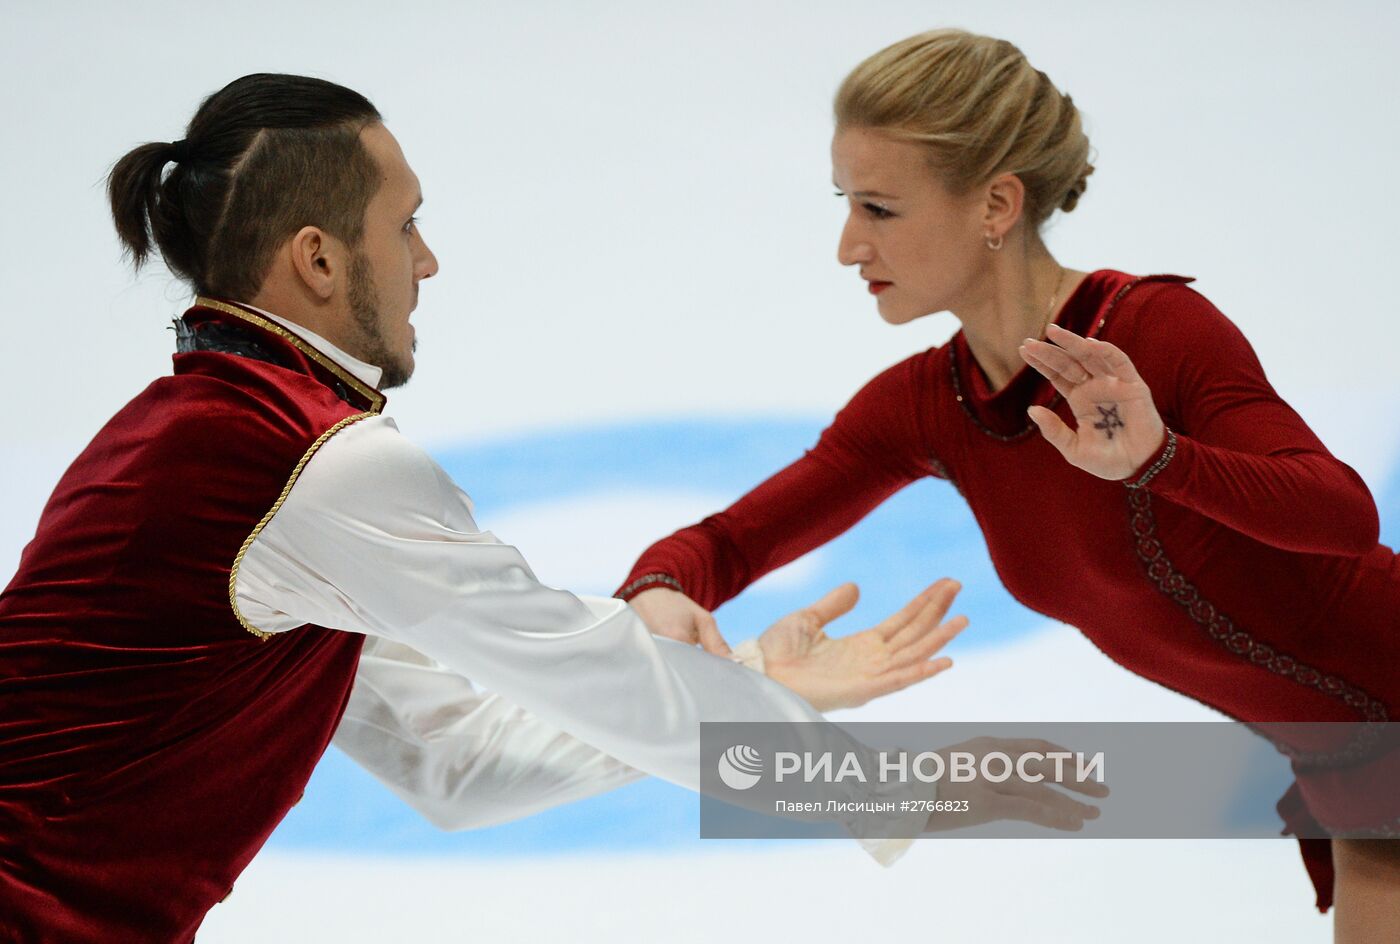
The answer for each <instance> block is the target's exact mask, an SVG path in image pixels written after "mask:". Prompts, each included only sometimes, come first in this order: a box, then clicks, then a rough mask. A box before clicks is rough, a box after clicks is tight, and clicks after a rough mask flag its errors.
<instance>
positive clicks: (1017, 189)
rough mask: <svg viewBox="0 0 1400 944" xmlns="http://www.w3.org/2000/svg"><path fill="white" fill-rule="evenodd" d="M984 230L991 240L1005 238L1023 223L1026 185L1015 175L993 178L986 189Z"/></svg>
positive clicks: (983, 212) (983, 217)
mask: <svg viewBox="0 0 1400 944" xmlns="http://www.w3.org/2000/svg"><path fill="white" fill-rule="evenodd" d="M984 192H985V194H986V201H985V205H984V206H983V209H982V229H983V231H984V232H985V234H986V235H987V236H988V237H989V238H996V237H998V236H1005V235H1006V234H1007V233H1009V232H1011V230H1012V229H1014V228H1015V227H1016V224H1017V223H1019V222H1020V221H1021V212H1022V210H1023V209H1024V208H1025V203H1026V185H1025V184H1023V183H1021V178H1020V177H1017V176H1016V175H1015V174H1000V175H998V176H996V177H993V178H992V180H991V181H990V182H989V183H988V184H987V186H986V189H985V191H984Z"/></svg>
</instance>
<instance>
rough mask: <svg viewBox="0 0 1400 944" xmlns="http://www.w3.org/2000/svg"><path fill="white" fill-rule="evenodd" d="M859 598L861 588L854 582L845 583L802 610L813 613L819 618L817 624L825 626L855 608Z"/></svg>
mask: <svg viewBox="0 0 1400 944" xmlns="http://www.w3.org/2000/svg"><path fill="white" fill-rule="evenodd" d="M859 600H860V588H859V587H857V586H856V585H855V584H853V583H843V584H841V586H839V587H837V588H836V589H834V590H832V591H830V592H828V593H827V595H826V596H824V597H822V598H821V599H820V600H818V601H817V602H816V603H813V604H812V605H811V606H808V607H804V608H803V609H802V610H801V611H800V612H805V613H811V614H812V615H814V616H815V617H816V618H817V625H819V626H825V625H826V624H827V623H830V622H831V621H832V620H834V619H836V618H837V617H841V616H845V615H846V614H847V613H849V612H851V610H853V609H855V605H856V603H857V602H858V601H859Z"/></svg>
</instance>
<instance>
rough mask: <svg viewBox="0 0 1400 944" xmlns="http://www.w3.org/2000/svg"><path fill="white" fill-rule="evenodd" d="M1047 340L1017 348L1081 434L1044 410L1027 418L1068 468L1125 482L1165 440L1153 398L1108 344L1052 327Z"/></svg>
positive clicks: (1033, 411)
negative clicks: (1047, 383) (1051, 388)
mask: <svg viewBox="0 0 1400 944" xmlns="http://www.w3.org/2000/svg"><path fill="white" fill-rule="evenodd" d="M1046 337H1047V340H1045V341H1035V340H1032V339H1030V338H1027V339H1026V340H1025V341H1024V342H1023V343H1022V344H1021V347H1020V349H1019V350H1020V353H1021V358H1022V359H1023V360H1024V361H1025V362H1026V363H1027V364H1029V365H1031V366H1032V367H1034V368H1035V369H1036V370H1038V371H1039V372H1040V373H1041V374H1043V375H1044V376H1045V378H1046V379H1047V380H1049V381H1050V382H1051V383H1052V384H1054V385H1055V389H1056V390H1057V391H1059V393H1060V396H1062V397H1064V398H1065V402H1066V403H1068V404H1069V407H1070V410H1072V411H1073V412H1074V418H1075V420H1076V421H1077V422H1078V428H1077V429H1070V427H1069V426H1068V425H1066V424H1065V422H1064V421H1063V420H1061V419H1060V418H1059V417H1058V416H1056V415H1055V413H1054V411H1052V410H1048V409H1046V408H1045V407H1043V406H1033V407H1031V408H1030V409H1029V410H1028V411H1027V412H1028V413H1029V415H1030V418H1031V420H1032V421H1034V423H1035V425H1036V426H1038V427H1040V432H1041V434H1042V435H1043V436H1044V437H1045V438H1046V439H1047V440H1049V441H1050V444H1051V445H1052V446H1054V447H1055V448H1056V449H1058V450H1059V451H1060V455H1062V456H1064V457H1065V459H1066V460H1067V461H1068V462H1069V464H1070V465H1073V466H1075V467H1077V468H1080V469H1083V470H1084V471H1085V472H1088V473H1090V474H1092V475H1097V476H1098V477H1099V478H1101V479H1109V480H1110V481H1119V480H1121V479H1126V478H1127V477H1128V476H1130V475H1132V474H1133V473H1134V472H1136V471H1137V470H1138V469H1140V468H1141V467H1142V465H1143V463H1145V462H1146V461H1147V460H1148V459H1150V458H1152V456H1153V454H1154V453H1156V452H1157V450H1158V449H1159V448H1160V447H1161V445H1162V440H1163V438H1164V437H1165V436H1166V427H1165V426H1164V425H1163V423H1162V417H1161V416H1160V415H1158V413H1157V407H1156V405H1154V404H1153V402H1152V391H1150V390H1148V389H1147V384H1146V383H1144V382H1143V379H1142V377H1140V376H1139V375H1138V372H1137V368H1135V367H1134V366H1133V362H1132V361H1130V360H1129V359H1128V355H1126V354H1124V353H1123V352H1122V351H1121V350H1119V349H1118V348H1117V347H1114V346H1113V345H1112V344H1109V343H1108V342H1107V341H1100V340H1098V339H1097V338H1082V337H1080V336H1079V335H1077V334H1075V333H1074V332H1073V331H1066V330H1065V329H1064V328H1061V327H1060V326H1059V325H1054V324H1052V325H1050V327H1049V328H1047V329H1046Z"/></svg>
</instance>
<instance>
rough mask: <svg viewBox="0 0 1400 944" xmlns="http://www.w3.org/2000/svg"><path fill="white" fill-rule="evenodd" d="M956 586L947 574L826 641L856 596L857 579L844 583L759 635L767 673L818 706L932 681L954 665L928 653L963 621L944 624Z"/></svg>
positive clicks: (846, 703) (847, 704)
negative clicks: (862, 626)
mask: <svg viewBox="0 0 1400 944" xmlns="http://www.w3.org/2000/svg"><path fill="white" fill-rule="evenodd" d="M960 589H962V588H961V586H960V585H959V584H958V582H957V581H956V580H949V579H946V578H945V579H943V580H940V581H938V582H937V583H935V584H933V585H932V586H931V587H929V588H928V589H926V590H924V591H923V592H922V593H920V594H919V595H918V596H916V597H915V598H914V599H913V600H910V601H909V603H908V604H907V605H906V606H905V607H904V608H903V609H901V610H900V611H899V612H898V613H895V614H894V615H893V616H890V617H889V618H887V619H885V620H884V621H883V622H881V623H880V624H879V625H877V626H875V627H873V628H871V629H867V630H863V631H861V632H858V633H854V634H852V635H850V636H841V637H839V638H836V639H832V638H831V637H829V636H827V635H826V632H825V631H824V628H825V627H826V625H827V624H828V623H830V622H831V621H832V620H834V619H836V618H837V617H840V616H844V615H845V614H846V613H849V612H850V611H851V609H852V608H853V607H854V606H855V605H856V601H857V600H858V599H859V598H860V591H859V590H858V589H857V587H856V585H855V584H853V583H847V584H842V585H841V586H839V587H837V588H836V589H835V590H832V591H831V592H830V593H828V594H827V595H826V596H824V597H822V598H821V599H820V600H818V601H817V602H816V603H813V604H812V605H811V606H808V607H805V608H803V609H801V610H798V611H797V612H795V613H789V614H788V615H787V616H784V617H783V618H782V619H780V620H778V621H777V622H776V623H774V624H773V625H772V626H770V627H769V628H768V630H767V631H766V632H764V634H763V635H762V636H760V637H759V640H758V644H759V648H760V649H762V651H763V661H764V665H765V669H766V671H767V674H768V676H769V677H770V678H772V679H773V680H774V681H776V682H780V683H782V684H783V685H785V686H787V687H788V688H790V689H792V690H793V691H794V692H796V693H797V694H799V695H801V696H802V697H803V698H805V699H807V701H809V702H811V703H812V706H813V707H814V708H816V709H817V710H819V711H831V710H833V709H836V708H854V707H856V706H857V705H863V704H865V703H866V702H868V701H870V700H871V699H872V698H878V697H879V696H881V695H888V694H890V693H891V692H897V691H899V690H900V689H904V688H908V687H909V686H910V685H913V684H915V683H917V682H922V681H923V680H924V679H929V678H933V676H935V675H937V674H938V673H939V672H942V671H943V670H945V669H947V668H949V667H951V666H952V664H953V660H952V659H949V658H947V657H943V658H937V659H935V658H933V656H934V655H935V654H936V653H937V652H938V651H939V650H940V649H942V648H943V647H944V646H945V645H947V644H948V641H949V640H950V639H952V638H953V637H954V636H956V635H957V634H958V633H959V632H961V631H962V630H963V628H964V627H966V626H967V617H965V616H955V617H953V618H952V619H950V620H948V621H947V622H944V621H943V618H944V617H945V616H946V615H947V613H948V607H950V606H951V605H952V603H953V598H954V597H955V596H957V594H958V591H959V590H960Z"/></svg>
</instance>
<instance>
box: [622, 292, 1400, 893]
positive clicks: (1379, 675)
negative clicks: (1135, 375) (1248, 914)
mask: <svg viewBox="0 0 1400 944" xmlns="http://www.w3.org/2000/svg"><path fill="white" fill-rule="evenodd" d="M1187 281H1189V280H1188V279H1183V278H1181V277H1178V276H1149V277H1146V278H1137V277H1133V276H1130V275H1126V274H1124V273H1121V272H1114V271H1110V270H1100V271H1098V272H1093V273H1091V274H1090V275H1089V276H1088V277H1087V278H1085V279H1084V281H1083V282H1082V283H1081V284H1080V286H1079V287H1078V289H1077V290H1076V291H1075V292H1074V293H1073V294H1072V295H1071V297H1070V298H1069V299H1068V300H1067V301H1066V304H1065V305H1064V308H1063V310H1062V312H1061V315H1060V317H1059V319H1058V323H1059V324H1060V325H1062V326H1063V327H1066V328H1068V329H1070V330H1072V331H1075V332H1077V333H1079V334H1082V335H1087V336H1089V337H1099V338H1102V339H1104V340H1106V341H1110V342H1112V343H1113V344H1115V345H1117V346H1118V347H1120V348H1122V349H1123V351H1124V352H1125V353H1127V355H1128V356H1129V357H1130V358H1131V359H1132V361H1133V363H1134V365H1136V367H1137V369H1138V372H1139V373H1140V374H1141V375H1142V377H1143V379H1144V380H1145V381H1146V383H1147V385H1148V387H1149V388H1150V389H1151V391H1152V395H1153V399H1154V401H1155V403H1156V405H1157V408H1158V410H1159V411H1160V413H1161V415H1162V418H1163V421H1164V422H1165V423H1166V425H1167V427H1168V428H1169V429H1171V430H1173V431H1174V432H1175V434H1176V442H1175V451H1174V454H1172V455H1171V456H1170V457H1169V461H1167V462H1166V464H1165V465H1162V464H1161V462H1160V461H1159V460H1161V459H1163V458H1167V457H1165V456H1164V455H1163V453H1162V451H1159V454H1158V455H1157V456H1154V457H1153V458H1152V459H1151V460H1149V461H1148V462H1147V463H1145V464H1144V466H1143V469H1142V470H1139V473H1138V474H1137V475H1135V476H1134V477H1132V478H1131V479H1130V480H1129V481H1135V480H1137V479H1139V478H1141V477H1142V476H1143V475H1144V474H1145V473H1146V471H1147V470H1148V469H1149V468H1152V467H1158V468H1159V471H1157V472H1156V474H1155V476H1153V477H1151V479H1150V481H1148V482H1146V483H1145V484H1144V485H1143V486H1142V487H1139V488H1130V487H1127V486H1126V485H1125V483H1123V482H1109V481H1104V480H1102V479H1099V478H1096V477H1094V476H1092V475H1090V474H1089V473H1087V472H1084V471H1082V470H1080V469H1077V468H1075V467H1073V466H1071V465H1069V464H1068V463H1067V462H1066V461H1065V460H1064V459H1063V458H1062V457H1061V456H1060V454H1059V453H1058V452H1057V451H1056V450H1055V449H1054V447H1052V446H1051V445H1050V444H1049V443H1047V442H1046V441H1045V440H1044V439H1043V438H1042V437H1041V436H1040V434H1039V433H1038V432H1037V431H1036V430H1035V429H1034V427H1033V426H1032V425H1031V423H1030V420H1029V418H1028V417H1027V415H1026V408H1027V407H1028V406H1030V405H1031V404H1041V405H1047V406H1051V407H1052V408H1054V409H1055V411H1056V412H1057V413H1058V414H1059V415H1060V417H1061V418H1063V419H1065V420H1066V421H1068V422H1070V423H1071V425H1072V424H1073V420H1072V418H1071V414H1070V412H1069V409H1068V406H1067V405H1066V404H1065V403H1064V402H1063V401H1062V400H1061V399H1060V398H1059V397H1058V396H1057V395H1056V393H1055V391H1054V389H1053V388H1052V387H1051V386H1050V384H1049V382H1047V381H1045V380H1044V379H1043V378H1041V377H1040V375H1039V374H1037V373H1036V372H1035V371H1033V370H1031V369H1030V368H1024V369H1023V370H1021V371H1020V373H1018V374H1017V375H1016V376H1015V377H1014V378H1013V379H1012V380H1011V382H1010V383H1009V384H1008V385H1007V386H1005V387H1003V388H1002V389H1001V390H998V391H996V392H992V391H991V390H990V389H989V385H988V383H987V380H986V377H985V376H984V375H983V373H982V371H981V369H980V368H979V367H978V365H977V363H976V361H975V360H974V359H973V357H972V356H971V353H970V352H969V350H968V347H967V343H966V341H965V339H964V338H963V335H962V333H961V332H959V333H958V334H957V335H955V336H954V337H953V338H952V340H951V341H950V342H949V343H947V344H946V345H944V346H942V347H938V348H934V349H931V350H928V351H925V352H923V353H920V354H916V355H915V356H913V357H911V358H909V359H908V360H905V361H902V362H901V363H899V364H896V365H895V366H893V367H891V368H889V369H888V370H886V371H884V372H883V373H881V374H880V375H879V376H877V377H876V378H875V379H874V380H872V381H871V382H870V383H869V384H867V385H866V386H865V387H864V388H863V389H862V390H860V391H859V392H858V393H857V394H856V395H855V397H854V398H852V400H851V402H850V403H849V404H848V405H847V406H846V407H845V408H844V409H843V410H841V412H840V413H839V414H838V415H837V417H836V419H835V421H834V422H833V423H832V425H831V426H830V427H829V428H828V429H827V430H826V431H825V432H824V433H823V434H822V436H821V439H820V441H819V442H818V443H817V445H816V446H815V447H814V448H813V449H811V450H810V451H808V452H807V453H806V455H804V456H803V457H802V458H801V459H799V460H798V461H797V462H795V463H793V464H792V465H791V466H789V467H787V468H786V469H784V470H782V471H781V472H779V473H777V474H776V475H774V476H773V477H772V478H770V479H769V480H768V481H766V482H764V483H763V484H761V485H759V486H758V487H757V488H755V489H754V490H753V491H751V492H750V493H749V494H747V495H745V496H744V497H743V498H741V499H740V500H739V501H738V502H736V503H735V504H734V505H733V506H731V507H730V508H729V509H727V510H725V511H724V512H722V513H720V514H717V515H714V516H712V517H710V518H706V519H705V520H704V521H702V522H700V523H698V524H696V525H694V526H692V527H689V528H686V529H684V530H682V531H679V532H677V533H676V534H674V535H672V536H671V537H669V538H666V539H665V540H662V541H660V542H658V543H657V544H655V545H653V546H652V547H651V548H649V549H648V550H647V551H646V552H645V553H644V554H643V555H642V557H641V558H640V560H639V561H638V562H637V564H636V566H635V567H634V569H633V571H632V574H631V575H630V576H629V577H628V580H627V583H626V585H624V588H623V589H622V590H621V591H619V595H620V596H624V597H627V596H630V595H632V594H635V593H636V592H640V590H641V589H645V588H646V587H648V586H651V585H653V584H651V583H647V582H645V578H647V577H649V576H653V575H667V576H668V577H670V578H674V580H676V581H678V582H679V585H680V586H681V588H682V589H683V590H684V592H685V593H686V594H687V595H689V596H690V597H691V598H692V599H694V600H695V601H696V602H697V603H699V604H700V605H702V606H704V607H707V608H709V609H714V608H715V607H717V606H719V605H720V604H721V603H723V602H725V601H726V600H728V599H730V598H731V597H733V596H735V595H736V594H738V593H739V592H740V591H741V590H743V589H744V588H745V587H746V586H748V585H749V584H751V583H752V582H753V581H755V580H757V579H758V578H759V577H761V576H763V575H764V574H765V573H767V572H769V571H771V570H773V569H774V568H777V567H780V566H782V565H783V564H785V563H787V562H788V561H791V560H793V559H794V558H796V557H799V556H801V555H802V554H805V553H806V552H808V551H810V550H812V549H813V548H815V547H817V546H819V545H821V544H823V543H825V542H826V541H829V540H831V539H832V538H833V537H835V536H836V535H838V534H840V533H841V532H843V531H845V530H846V529H847V528H849V527H851V525H853V524H855V523H856V522H857V521H858V520H860V519H861V518H862V517H863V516H864V515H866V514H867V513H868V512H870V511H871V510H872V509H874V508H875V507H876V506H877V505H879V504H880V503H881V502H882V501H884V500H885V499H886V498H888V497H889V496H890V495H892V494H893V493H894V492H896V491H897V490H899V489H900V488H903V487H904V486H905V485H908V484H909V483H911V482H913V481H914V480H916V479H918V478H921V477H923V476H927V475H934V476H939V477H942V478H947V479H949V480H951V481H952V482H953V483H954V484H955V485H956V486H957V488H958V490H959V491H960V492H961V493H962V495H963V497H964V498H965V499H966V500H967V502H968V504H969V506H970V507H971V509H972V512H973V514H974V516H975V517H976V519H977V522H978V524H979V525H980V527H981V529H982V533H983V534H984V536H985V537H986V540H987V545H988V547H989V549H990V552H991V558H992V562H993V564H994V565H995V567H996V570H997V573H998V575H999V576H1000V577H1001V580H1002V582H1003V583H1004V584H1005V585H1006V587H1007V589H1008V590H1010V592H1011V593H1012V595H1013V596H1015V598H1016V599H1017V600H1019V601H1020V602H1022V603H1024V604H1025V605H1026V606H1028V607H1030V608H1031V609H1033V610H1036V611H1038V612H1040V613H1043V614H1045V615H1046V616H1049V617H1053V618H1054V619H1057V620H1061V621H1063V622H1065V623H1068V624H1070V625H1073V626H1076V627H1078V628H1079V629H1080V630H1082V631H1083V632H1084V634H1085V635H1086V636H1088V637H1089V639H1090V640H1092V641H1093V642H1094V644H1095V645H1097V646H1098V647H1099V648H1100V649H1102V650H1103V651H1104V652H1105V653H1106V654H1107V655H1108V656H1109V657H1111V658H1112V659H1114V660H1115V661H1116V662H1118V663H1119V664H1121V665H1123V666H1125V667H1127V668H1129V669H1131V670H1132V671H1134V672H1136V673H1137V674H1139V675H1142V676H1145V677H1147V678H1150V679H1152V680H1153V681H1156V682H1159V683H1161V684H1162V685H1165V686H1167V687H1168V688H1171V689H1174V690H1175V691H1178V692H1181V693H1184V694H1187V695H1190V696H1191V697H1192V698H1195V699H1197V700H1199V701H1202V702H1204V703H1205V704H1208V705H1210V706H1212V707H1214V708H1216V709H1218V710H1220V711H1221V712H1223V713H1225V714H1226V715H1228V716H1230V717H1232V718H1235V719H1238V720H1241V721H1247V722H1265V721H1356V722H1360V721H1385V720H1388V719H1390V718H1394V717H1395V716H1396V715H1397V713H1400V558H1397V557H1396V555H1395V553H1394V552H1393V551H1391V550H1390V549H1389V548H1387V547H1384V546H1382V545H1381V544H1380V543H1379V541H1378V535H1379V519H1378V516H1377V513H1376V506H1375V502H1374V500H1373V499H1372V497H1371V494H1370V492H1369V491H1368V490H1367V488H1366V486H1365V484H1363V482H1362V481H1361V479H1360V477H1358V476H1357V474H1356V473H1355V472H1354V471H1352V469H1350V468H1349V467H1348V466H1346V465H1345V464H1343V463H1342V462H1340V461H1338V460H1337V459H1336V458H1334V457H1333V456H1332V455H1331V454H1330V453H1329V452H1328V451H1327V449H1326V448H1325V447H1324V446H1323V445H1322V443H1321V442H1319V441H1318V439H1317V437H1316V436H1315V435H1313V433H1312V431H1311V430H1310V429H1309V428H1308V427H1307V425H1306V424H1305V423H1304V422H1303V420H1302V419H1301V418H1300V417H1299V416H1298V414H1297V413H1295V412H1294V411H1293V410H1292V409H1291V408H1290V407H1289V406H1288V404H1286V403H1284V402H1283V401H1282V400H1281V399H1279V396H1278V394H1276V393H1275V392H1274V390H1273V388H1272V387H1271V386H1270V385H1269V382H1268V381H1267V380H1266V379H1265V376H1264V371H1263V369H1262V368H1261V367H1260V364H1259V361H1258V359H1257V357H1256V356H1255V354H1254V351H1253V350H1252V349H1251V348H1250V346H1249V343H1248V342H1247V341H1246V340H1245V339H1244V336H1243V335H1242V334H1241V333H1240V332H1239V330H1238V329H1237V328H1236V327H1235V326H1234V325H1233V324H1232V323H1231V322H1230V321H1229V320H1228V319H1226V318H1225V316H1224V315H1222V314H1221V313H1220V312H1219V311H1218V310H1217V309H1216V308H1215V306H1213V305H1212V304H1211V303H1210V302H1209V301H1207V300H1206V299H1205V298H1204V297H1202V296H1201V295H1199V294H1198V293H1197V292H1195V291H1194V290H1192V289H1191V288H1189V287H1188V286H1187V285H1186V284H1185V283H1186V282H1187ZM1164 446H1165V444H1164ZM930 540H937V536H936V535H930ZM638 581H642V582H641V583H640V585H638ZM1344 753H1345V752H1343V751H1337V752H1335V753H1334V754H1332V755H1326V754H1324V755H1323V756H1307V757H1304V758H1302V760H1301V762H1300V761H1299V760H1295V770H1297V772H1298V774H1299V782H1298V784H1297V785H1295V787H1294V788H1293V790H1291V791H1290V793H1289V795H1288V796H1286V797H1285V798H1284V800H1283V801H1282V803H1281V804H1280V811H1281V812H1282V813H1283V814H1284V816H1285V819H1286V821H1288V822H1289V823H1290V825H1293V826H1295V827H1296V826H1298V825H1300V824H1303V823H1305V822H1307V817H1309V816H1311V817H1315V818H1316V819H1317V820H1318V821H1320V822H1321V823H1322V824H1324V825H1325V826H1326V827H1327V828H1328V829H1330V830H1337V831H1340V830H1347V831H1363V830H1366V831H1369V830H1379V831H1380V832H1381V833H1384V832H1385V831H1386V830H1392V831H1393V830H1395V829H1396V828H1397V827H1400V798H1397V797H1393V796H1387V797H1379V798H1374V800H1373V802H1369V803H1358V802H1357V801H1356V796H1355V795H1349V796H1348V797H1347V798H1346V800H1345V801H1343V800H1342V799H1341V798H1340V797H1339V796H1338V795H1336V794H1332V793H1329V792H1328V791H1326V790H1323V789H1320V788H1310V784H1312V783H1314V782H1321V781H1320V780H1319V781H1314V780H1312V779H1311V778H1310V775H1309V774H1308V769H1310V768H1314V767H1317V766H1318V765H1321V767H1322V768H1326V767H1327V766H1328V762H1329V760H1331V761H1334V762H1340V761H1341V760H1343V759H1344V758H1343V756H1342V755H1343V754H1344ZM1351 759H1352V760H1354V759H1355V754H1354V752H1353V754H1352V756H1351ZM1386 762H1387V763H1390V764H1394V763H1395V761H1394V759H1393V757H1392V758H1391V760H1389V761H1386ZM1331 766H1333V767H1335V766H1336V764H1335V763H1333V764H1331ZM1327 779H1328V778H1327V776H1325V775H1324V776H1323V777H1322V778H1321V780H1327ZM1389 782H1391V783H1393V782H1395V780H1394V779H1391V780H1390V781H1389ZM1304 856H1305V859H1306V860H1307V863H1308V867H1309V870H1310V872H1311V873H1312V875H1313V879H1314V883H1315V884H1316V885H1317V888H1318V903H1319V906H1320V907H1324V908H1325V907H1326V906H1327V905H1328V904H1329V903H1330V900H1331V885H1332V872H1331V862H1330V846H1329V844H1328V841H1327V840H1325V839H1318V840H1305V841H1304Z"/></svg>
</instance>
